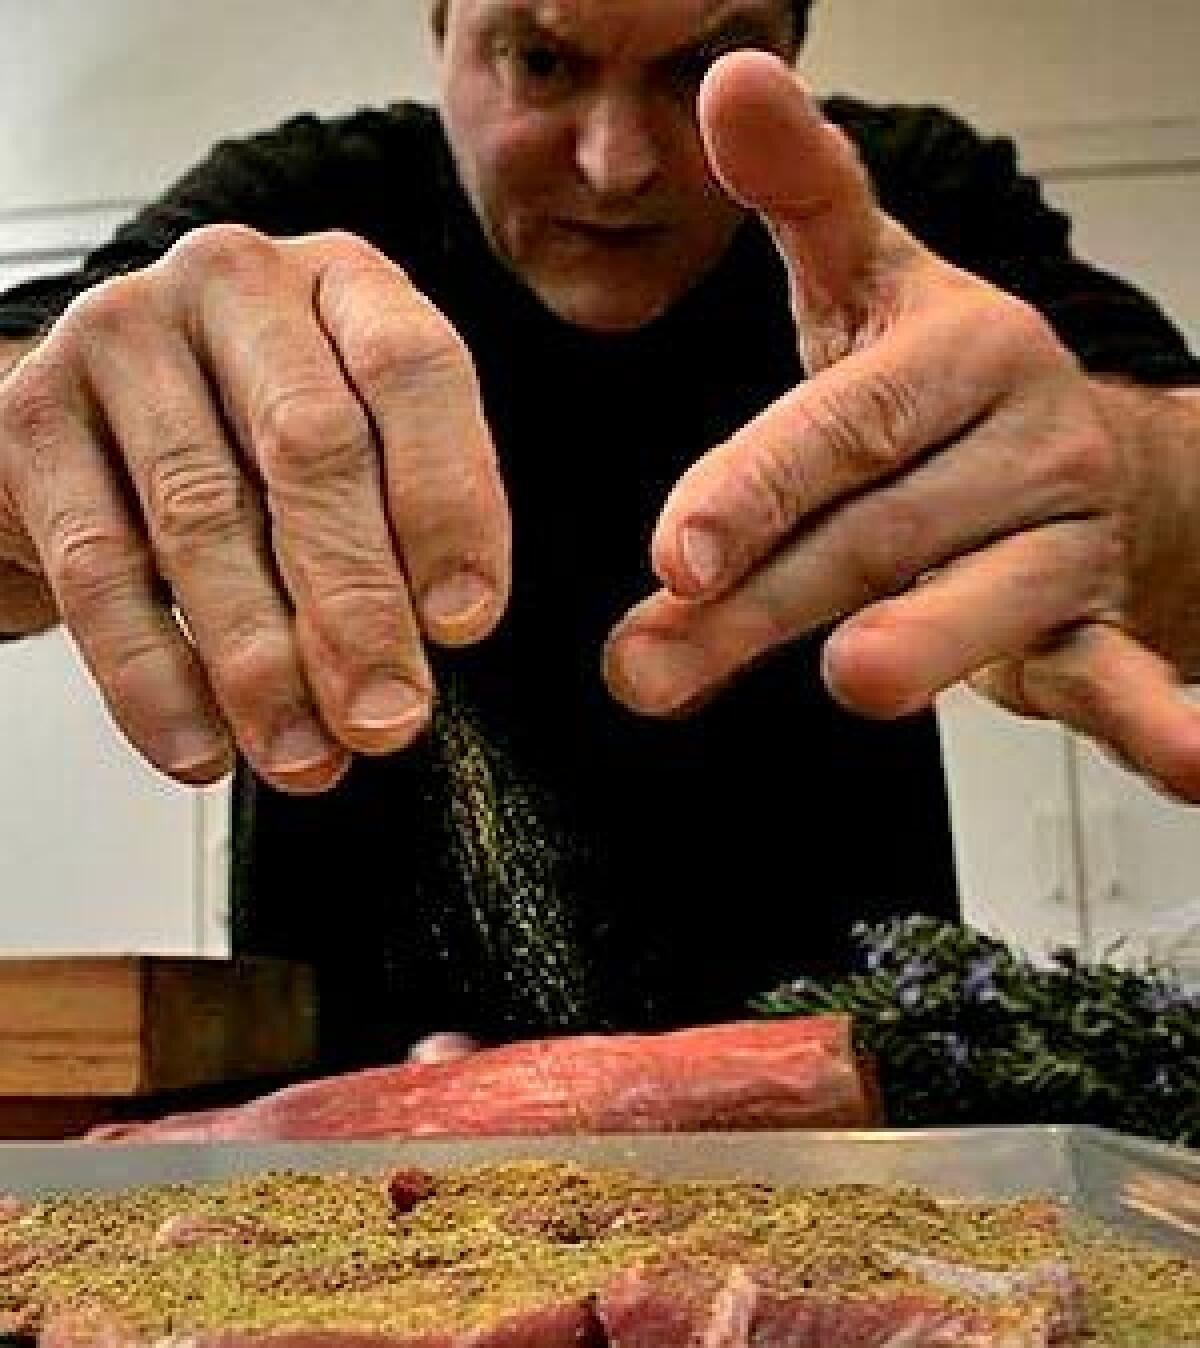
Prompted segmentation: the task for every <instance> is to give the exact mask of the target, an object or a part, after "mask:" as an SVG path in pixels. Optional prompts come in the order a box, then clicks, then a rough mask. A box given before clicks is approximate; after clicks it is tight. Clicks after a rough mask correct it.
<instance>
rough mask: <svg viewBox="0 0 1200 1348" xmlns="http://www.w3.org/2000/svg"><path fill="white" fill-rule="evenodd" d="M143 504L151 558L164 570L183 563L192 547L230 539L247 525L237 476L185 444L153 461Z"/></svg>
mask: <svg viewBox="0 0 1200 1348" xmlns="http://www.w3.org/2000/svg"><path fill="white" fill-rule="evenodd" d="M146 498H147V513H148V515H149V520H150V526H151V528H152V530H153V542H154V548H155V552H156V553H158V555H159V556H160V557H162V558H163V560H164V562H166V563H168V566H170V564H172V563H175V562H178V561H181V560H183V554H184V553H185V552H186V551H187V550H188V549H190V548H191V547H193V546H195V545H196V544H199V543H203V542H205V541H207V540H216V541H220V540H223V539H227V538H229V537H230V536H231V535H232V534H234V533H235V532H236V531H237V530H238V529H239V528H240V527H241V526H242V525H243V524H244V522H245V520H246V510H247V502H246V489H245V484H244V482H243V480H242V478H241V477H240V475H239V474H238V473H237V472H236V470H234V469H233V468H232V466H231V465H229V464H224V463H221V462H220V461H219V460H217V459H214V458H213V456H212V455H211V454H209V453H207V452H206V451H205V450H203V449H198V448H196V447H195V446H194V445H191V444H187V443H182V444H178V445H176V446H175V447H174V448H171V449H167V450H163V451H160V452H159V453H158V454H156V455H155V457H154V459H153V461H152V462H151V464H150V467H149V471H148V475H147V483H146Z"/></svg>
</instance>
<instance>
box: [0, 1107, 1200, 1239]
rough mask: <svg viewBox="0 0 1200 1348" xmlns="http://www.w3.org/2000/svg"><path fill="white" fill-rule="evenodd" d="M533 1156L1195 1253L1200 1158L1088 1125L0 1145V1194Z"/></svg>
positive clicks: (97, 1189)
mask: <svg viewBox="0 0 1200 1348" xmlns="http://www.w3.org/2000/svg"><path fill="white" fill-rule="evenodd" d="M524 1156H537V1157H555V1158H568V1159H575V1160H579V1161H584V1162H592V1163H594V1164H597V1165H606V1164H615V1165H622V1166H632V1167H635V1168H638V1169H641V1170H644V1171H646V1172H647V1173H649V1174H652V1175H655V1176H658V1177H661V1178H744V1179H755V1180H763V1181H767V1182H774V1183H798V1184H825V1183H841V1182H856V1183H870V1184H887V1183H901V1184H916V1185H920V1186H922V1187H923V1188H926V1189H928V1190H929V1191H930V1192H932V1193H935V1194H937V1195H939V1196H942V1197H947V1198H982V1199H1004V1198H1015V1197H1019V1196H1022V1195H1026V1194H1040V1195H1046V1196H1049V1197H1054V1198H1057V1199H1060V1200H1062V1201H1064V1202H1065V1203H1067V1204H1068V1205H1069V1207H1070V1208H1071V1210H1072V1211H1073V1212H1075V1213H1078V1214H1079V1215H1080V1217H1081V1218H1085V1219H1090V1220H1099V1221H1100V1222H1102V1223H1105V1224H1106V1225H1108V1226H1109V1227H1112V1228H1114V1229H1116V1230H1118V1231H1120V1232H1122V1233H1124V1234H1127V1235H1132V1236H1135V1237H1138V1238H1140V1239H1143V1240H1149V1241H1150V1242H1152V1243H1154V1244H1157V1245H1160V1246H1164V1247H1167V1248H1170V1249H1173V1250H1177V1251H1181V1252H1183V1253H1185V1254H1187V1255H1189V1256H1192V1257H1195V1258H1197V1259H1200V1153H1196V1152H1191V1151H1185V1150H1183V1149H1181V1148H1175V1147H1169V1146H1165V1145H1162V1144H1159V1143H1154V1142H1145V1141H1140V1140H1137V1139H1134V1138H1128V1137H1124V1136H1122V1135H1120V1134H1117V1133H1110V1132H1105V1131H1103V1130H1100V1129H1095V1128H1067V1127H1033V1128H979V1129H934V1130H910V1131H888V1130H879V1131H870V1132H756V1133H697V1134H679V1133H674V1134H638V1135H632V1136H604V1137H550V1138H518V1139H504V1138H488V1139H472V1140H469V1141H411V1140H398V1141H391V1142H334V1143H326V1142H321V1143H257V1144H252V1145H243V1144H235V1143H225V1144H220V1143H217V1144H191V1143H188V1144H171V1143H161V1144H153V1145H146V1144H142V1145H137V1144H120V1143H110V1144H104V1145H95V1144H86V1143H70V1142H68V1143H50V1144H39V1143H7V1144H0V1193H8V1194H11V1195H13V1196H15V1197H29V1198H34V1197H39V1196H45V1195H48V1194H52V1193H64V1192H80V1191H91V1192H110V1193H111V1192H115V1191H120V1190H123V1189H129V1188H133V1187H136V1186H140V1185H150V1184H168V1183H180V1182H193V1181H196V1182H199V1181H205V1180H219V1179H224V1178H226V1177H229V1176H233V1175H245V1174H254V1173H260V1172H262V1171H266V1170H299V1171H318V1172H320V1171H330V1170H344V1171H345V1170H348V1171H370V1170H383V1169H386V1168H387V1167H388V1166H391V1165H396V1164H405V1165H420V1166H425V1167H428V1168H430V1169H437V1168H438V1167H442V1166H447V1165H458V1164H474V1163H477V1162H486V1161H498V1160H507V1159H512V1158H515V1157H524Z"/></svg>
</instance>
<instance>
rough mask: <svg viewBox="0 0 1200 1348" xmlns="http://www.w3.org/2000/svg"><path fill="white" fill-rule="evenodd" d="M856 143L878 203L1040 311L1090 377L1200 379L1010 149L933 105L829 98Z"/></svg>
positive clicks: (1166, 329) (1160, 320) (1185, 353)
mask: <svg viewBox="0 0 1200 1348" xmlns="http://www.w3.org/2000/svg"><path fill="white" fill-rule="evenodd" d="M826 112H827V115H828V116H829V117H830V120H832V121H833V122H835V123H837V124H838V125H840V126H841V127H842V128H843V130H845V131H846V132H847V133H848V134H849V135H850V137H851V139H852V140H853V141H854V142H855V144H856V145H857V146H858V149H859V152H860V154H861V155H862V157H863V159H864V161H865V163H866V165H867V168H868V171H869V172H870V174H871V177H872V180H873V182H874V184H875V190H876V192H877V193H878V196H879V200H880V204H881V205H882V206H883V208H884V210H886V211H887V212H888V213H889V214H890V215H892V216H894V217H895V218H896V219H897V220H900V221H901V222H902V223H903V224H904V225H905V226H907V228H908V229H910V230H911V231H912V232H913V233H914V234H915V235H916V236H917V237H918V238H919V239H921V240H922V242H923V243H925V244H926V245H927V246H928V247H930V248H932V249H933V251H934V252H936V253H938V254H939V255H940V256H942V257H944V258H946V259H947V260H948V261H950V262H953V263H954V264H955V265H957V266H960V267H963V268H964V269H966V270H967V271H971V272H974V273H975V274H976V275H978V276H982V277H984V278H985V279H987V280H989V281H991V282H992V283H993V284H995V285H998V286H1000V287H1002V288H1003V289H1005V290H1007V291H1009V292H1010V293H1012V294H1015V295H1019V296H1020V297H1021V298H1022V299H1025V300H1027V301H1028V302H1029V303H1030V304H1033V305H1034V306H1035V307H1036V308H1037V309H1039V310H1040V311H1041V312H1042V313H1043V314H1044V315H1045V316H1046V318H1047V320H1048V321H1049V322H1050V323H1051V325H1052V326H1053V327H1054V329H1055V331H1056V332H1057V333H1058V335H1059V337H1060V338H1061V340H1062V341H1063V342H1064V344H1065V345H1066V346H1068V347H1070V348H1071V350H1073V351H1074V352H1075V353H1076V355H1077V356H1078V357H1079V359H1080V360H1081V361H1082V362H1083V364H1084V366H1085V367H1086V368H1087V369H1089V370H1091V371H1092V372H1094V373H1097V374H1101V373H1103V374H1118V375H1124V376H1127V377H1130V378H1133V379H1136V380H1138V381H1139V382H1141V383H1145V384H1158V385H1171V384H1196V383H1200V363H1198V362H1197V361H1196V359H1195V358H1194V357H1193V356H1192V354H1191V353H1190V352H1189V350H1188V347H1187V344H1186V342H1185V341H1184V339H1183V338H1182V336H1181V335H1180V333H1179V332H1178V331H1177V329H1176V328H1175V327H1174V326H1173V325H1172V324H1171V323H1170V322H1169V321H1168V319H1167V318H1166V316H1165V315H1164V314H1163V312H1162V310H1161V309H1160V308H1159V307H1158V306H1157V305H1156V304H1155V303H1154V302H1153V301H1152V300H1150V299H1149V298H1148V297H1147V296H1145V295H1144V294H1142V293H1141V292H1140V291H1138V290H1136V289H1135V288H1134V287H1133V286H1131V285H1128V284H1127V283H1126V282H1124V281H1121V280H1119V279H1117V278H1116V277H1114V276H1110V275H1108V274H1107V273H1105V272H1103V271H1099V270H1098V269H1096V268H1095V267H1092V266H1089V265H1088V264H1086V263H1085V262H1083V261H1082V260H1080V259H1079V258H1077V257H1076V256H1075V255H1074V254H1073V253H1072V251H1071V242H1070V232H1071V231H1070V222H1069V220H1068V219H1067V217H1066V216H1065V215H1064V214H1062V212H1061V211H1057V210H1055V209H1053V208H1052V207H1051V206H1050V205H1048V204H1047V202H1046V200H1045V198H1044V196H1043V194H1042V190H1041V187H1040V186H1039V184H1038V183H1037V182H1036V181H1035V180H1034V179H1032V178H1030V177H1028V176H1026V175H1024V174H1022V173H1021V172H1020V171H1019V168H1018V162H1017V152H1016V149H1015V147H1014V145H1013V144H1012V142H1011V141H1008V140H1005V139H985V138H984V137H982V136H980V135H979V134H978V133H976V132H975V131H973V130H972V129H971V128H970V127H969V126H967V125H966V124H965V123H964V122H962V121H960V120H959V119H958V118H956V117H954V116H952V115H951V114H949V113H947V112H945V111H944V110H942V109H939V108H930V107H872V106H869V105H867V104H863V103H860V102H858V101H856V100H854V99H850V98H844V97H837V98H832V99H830V100H828V102H827V104H826Z"/></svg>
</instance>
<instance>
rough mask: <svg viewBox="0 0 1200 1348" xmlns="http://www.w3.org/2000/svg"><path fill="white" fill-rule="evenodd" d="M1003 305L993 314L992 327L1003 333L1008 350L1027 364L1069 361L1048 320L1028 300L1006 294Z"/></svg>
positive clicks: (1070, 359) (1071, 358) (1042, 364)
mask: <svg viewBox="0 0 1200 1348" xmlns="http://www.w3.org/2000/svg"><path fill="white" fill-rule="evenodd" d="M1001 305H1002V308H1001V309H1000V310H999V311H998V312H997V313H996V314H994V315H992V320H991V321H992V323H993V325H994V330H995V331H996V332H997V333H999V334H1002V335H1003V337H1004V339H1005V340H1006V341H1007V343H1008V345H1009V347H1010V349H1011V350H1012V351H1013V352H1015V353H1017V355H1018V356H1019V358H1020V360H1021V361H1022V363H1024V364H1025V365H1028V366H1044V365H1047V364H1061V363H1064V362H1070V361H1072V360H1073V357H1071V356H1069V354H1068V353H1067V351H1066V348H1065V347H1064V346H1063V344H1062V342H1061V341H1059V338H1058V335H1057V333H1055V331H1054V328H1053V327H1052V326H1051V324H1050V320H1049V319H1048V318H1046V316H1045V315H1044V314H1043V313H1042V312H1041V311H1040V310H1039V309H1037V308H1035V307H1034V306H1033V305H1032V304H1030V303H1029V301H1028V300H1023V299H1020V298H1018V297H1017V296H1016V295H1009V294H1005V295H1004V296H1003V297H1002V299H1001Z"/></svg>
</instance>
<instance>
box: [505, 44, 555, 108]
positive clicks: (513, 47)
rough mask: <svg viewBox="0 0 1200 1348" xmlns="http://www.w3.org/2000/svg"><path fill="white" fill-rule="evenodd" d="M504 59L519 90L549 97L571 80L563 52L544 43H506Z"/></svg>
mask: <svg viewBox="0 0 1200 1348" xmlns="http://www.w3.org/2000/svg"><path fill="white" fill-rule="evenodd" d="M499 55H500V61H501V64H502V66H503V68H504V71H505V74H506V76H507V78H508V79H509V80H510V81H511V82H512V84H513V85H514V87H515V88H516V90H517V91H518V92H523V93H528V94H534V95H537V96H540V97H543V98H544V97H546V96H547V95H549V94H551V93H556V92H558V91H559V90H560V89H562V88H563V87H564V86H565V85H566V83H567V82H568V80H569V78H570V75H571V70H570V66H569V64H568V62H567V58H566V57H565V56H564V55H563V53H562V52H561V51H558V50H557V49H556V48H555V47H552V46H550V45H549V44H548V43H544V42H513V43H506V44H505V45H504V46H503V47H501V49H500V53H499Z"/></svg>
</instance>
